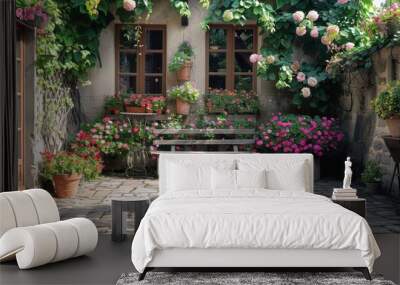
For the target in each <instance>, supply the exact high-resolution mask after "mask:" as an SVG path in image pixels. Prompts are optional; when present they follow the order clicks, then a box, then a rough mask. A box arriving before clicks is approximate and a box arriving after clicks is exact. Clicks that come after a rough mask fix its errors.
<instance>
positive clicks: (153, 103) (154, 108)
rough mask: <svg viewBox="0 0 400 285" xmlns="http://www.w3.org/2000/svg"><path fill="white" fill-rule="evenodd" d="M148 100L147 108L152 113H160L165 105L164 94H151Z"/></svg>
mask: <svg viewBox="0 0 400 285" xmlns="http://www.w3.org/2000/svg"><path fill="white" fill-rule="evenodd" d="M149 101H150V103H149V105H148V108H147V110H149V111H150V112H153V113H157V114H162V113H163V112H164V110H165V107H166V106H167V103H166V101H165V97H164V96H151V97H149Z"/></svg>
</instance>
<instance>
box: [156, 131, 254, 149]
mask: <svg viewBox="0 0 400 285" xmlns="http://www.w3.org/2000/svg"><path fill="white" fill-rule="evenodd" d="M154 134H155V135H233V136H239V135H246V136H252V138H249V139H236V138H234V139H225V138H222V139H156V140H154V141H153V144H155V145H158V146H161V145H169V146H171V151H175V149H176V148H175V147H176V146H177V145H231V146H233V150H234V152H238V146H239V145H253V144H254V143H255V138H254V135H255V130H254V129H155V130H154Z"/></svg>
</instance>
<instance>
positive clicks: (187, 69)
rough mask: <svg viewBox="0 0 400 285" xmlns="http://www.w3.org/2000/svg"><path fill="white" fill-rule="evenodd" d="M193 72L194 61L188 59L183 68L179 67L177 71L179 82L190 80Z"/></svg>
mask: <svg viewBox="0 0 400 285" xmlns="http://www.w3.org/2000/svg"><path fill="white" fill-rule="evenodd" d="M191 72H192V62H191V61H186V62H185V63H184V64H183V65H182V67H181V69H179V70H178V71H177V72H176V79H177V80H178V81H179V82H183V81H189V80H190V75H191Z"/></svg>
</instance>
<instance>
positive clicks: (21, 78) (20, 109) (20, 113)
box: [16, 29, 25, 190]
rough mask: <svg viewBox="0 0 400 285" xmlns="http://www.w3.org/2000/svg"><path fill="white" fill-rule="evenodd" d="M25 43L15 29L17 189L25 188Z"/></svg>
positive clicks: (21, 33)
mask: <svg viewBox="0 0 400 285" xmlns="http://www.w3.org/2000/svg"><path fill="white" fill-rule="evenodd" d="M24 52H25V43H24V32H23V30H22V29H17V43H16V59H17V66H16V69H17V74H16V85H17V118H18V189H19V190H23V189H25V179H24V165H25V164H24V163H25V160H24V153H25V151H24V142H25V137H24V113H25V106H24V99H25V96H24V95H25V92H24V91H25V88H24V84H25V72H24V70H25V58H24Z"/></svg>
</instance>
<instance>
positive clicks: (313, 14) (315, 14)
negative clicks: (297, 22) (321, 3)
mask: <svg viewBox="0 0 400 285" xmlns="http://www.w3.org/2000/svg"><path fill="white" fill-rule="evenodd" d="M318 18H319V15H318V12H317V11H315V10H311V11H310V12H308V13H307V19H309V20H310V21H311V22H315V21H316V20H318Z"/></svg>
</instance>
